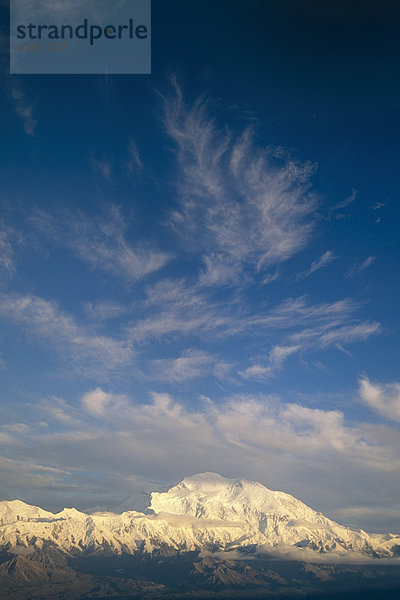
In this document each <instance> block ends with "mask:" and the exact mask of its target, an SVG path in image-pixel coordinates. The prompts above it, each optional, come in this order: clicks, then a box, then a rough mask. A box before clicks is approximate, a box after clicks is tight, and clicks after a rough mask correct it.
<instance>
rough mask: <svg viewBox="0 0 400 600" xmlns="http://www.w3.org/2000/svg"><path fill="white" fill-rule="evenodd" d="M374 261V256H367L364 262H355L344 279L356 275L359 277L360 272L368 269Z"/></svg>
mask: <svg viewBox="0 0 400 600" xmlns="http://www.w3.org/2000/svg"><path fill="white" fill-rule="evenodd" d="M375 261H376V256H368V258H366V259H365V260H364V261H362V262H361V263H360V262H357V261H355V262H354V264H353V266H352V267H351V269H349V270H348V271H347V273H346V277H350V278H353V277H356V275H359V274H360V273H362V271H365V269H368V267H370V266H371V265H372V264H373V263H374V262H375Z"/></svg>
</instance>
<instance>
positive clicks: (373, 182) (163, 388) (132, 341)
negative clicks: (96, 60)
mask: <svg viewBox="0 0 400 600" xmlns="http://www.w3.org/2000/svg"><path fill="white" fill-rule="evenodd" d="M0 11H1V21H2V29H1V38H0V47H1V83H2V86H1V96H0V102H1V116H0V119H1V145H2V154H1V156H2V158H1V178H0V324H1V325H0V380H1V399H0V481H1V485H0V498H1V499H3V500H6V499H14V498H19V499H21V500H23V501H25V502H29V503H33V504H37V505H40V506H42V507H43V508H47V509H50V510H56V509H60V508H62V507H64V506H75V507H77V508H79V509H81V510H85V509H89V508H90V507H93V506H96V505H102V506H107V507H114V506H117V505H118V504H119V503H121V502H122V501H124V500H125V499H126V498H128V497H130V496H134V495H135V494H136V493H138V492H140V490H142V489H146V490H151V489H152V490H158V489H166V488H167V487H168V486H170V485H173V484H175V483H177V482H178V481H180V480H181V479H183V478H184V477H185V476H189V475H192V474H195V473H198V472H203V471H215V472H218V473H220V474H221V475H224V476H227V477H240V478H247V479H250V480H256V481H260V482H261V483H263V484H264V485H266V486H267V487H269V488H271V489H277V490H281V491H285V492H288V493H290V494H292V495H294V496H296V497H297V498H299V499H301V500H303V501H304V502H305V503H306V504H308V505H310V506H311V507H312V508H314V509H316V510H320V511H321V512H323V513H324V514H325V515H327V516H329V517H331V518H333V519H335V520H338V521H339V522H341V523H344V524H347V525H350V526H353V527H362V528H364V529H366V530H369V531H394V532H398V531H399V525H398V523H399V517H400V507H399V504H398V498H399V492H400V490H399V482H400V477H399V467H400V437H399V424H400V374H399V370H398V366H399V360H398V358H399V344H398V339H399V326H400V318H399V311H398V306H399V291H400V290H399V262H400V261H399V258H400V257H399V237H398V221H399V216H400V215H399V207H398V172H399V153H398V130H399V125H400V93H399V92H400V85H399V83H400V71H399V56H400V48H399V37H398V30H399V24H400V10H399V7H398V5H397V3H396V2H395V0H357V1H356V0H351V1H347V2H343V1H339V0H329V2H328V0H318V1H317V0H305V1H301V2H298V1H294V0H292V1H290V0H280V1H279V2H278V1H277V0H262V1H261V0H260V1H259V0H250V1H246V2H244V1H243V0H229V1H227V0H218V2H215V1H213V2H212V1H211V0H205V1H203V2H201V3H195V2H185V3H182V2H178V1H177V0H170V1H169V2H163V1H162V0H153V2H152V73H151V75H108V76H102V75H19V76H16V75H10V74H9V70H8V61H9V57H8V52H7V45H8V39H7V35H8V33H7V27H8V18H9V17H8V9H7V6H6V3H5V2H4V1H3V2H2V3H1V5H0Z"/></svg>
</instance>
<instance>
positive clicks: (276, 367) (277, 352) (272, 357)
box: [239, 345, 301, 381]
mask: <svg viewBox="0 0 400 600" xmlns="http://www.w3.org/2000/svg"><path fill="white" fill-rule="evenodd" d="M300 350H301V346H300V345H297V346H274V347H273V348H272V350H271V351H270V353H269V357H268V363H267V365H262V364H254V365H252V366H251V367H248V368H247V369H245V370H244V371H242V372H240V373H239V374H240V375H241V376H242V377H244V378H245V379H256V380H260V381H262V380H265V379H269V378H270V377H274V376H275V375H276V373H277V372H278V371H280V370H281V369H282V368H283V365H284V363H285V361H286V359H287V358H289V356H291V355H292V354H296V353H297V352H299V351H300Z"/></svg>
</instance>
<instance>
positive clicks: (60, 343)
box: [0, 294, 133, 376]
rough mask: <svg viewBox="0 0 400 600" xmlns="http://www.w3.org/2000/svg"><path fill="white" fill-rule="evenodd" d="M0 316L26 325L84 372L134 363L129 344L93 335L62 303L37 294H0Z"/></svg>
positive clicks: (117, 368) (27, 329)
mask: <svg viewBox="0 0 400 600" xmlns="http://www.w3.org/2000/svg"><path fill="white" fill-rule="evenodd" d="M0 316H2V317H3V318H6V319H9V320H10V321H14V322H15V323H16V324H18V325H20V326H22V328H23V329H24V330H25V332H26V334H27V335H28V336H33V337H34V338H37V339H39V340H41V341H42V342H44V343H45V344H46V345H49V346H50V347H51V348H54V349H56V350H57V352H58V353H59V354H60V356H61V357H62V358H63V359H66V360H67V361H68V362H71V363H73V365H74V366H75V368H76V369H77V371H78V372H81V373H82V374H87V375H89V374H92V375H93V374H96V375H97V376H101V373H102V372H103V374H106V373H110V372H111V371H115V370H119V369H121V368H122V367H124V366H125V367H126V366H127V365H128V364H130V363H131V362H132V358H133V352H132V348H131V347H130V345H129V344H127V343H126V342H123V341H119V340H115V339H113V338H110V337H105V336H98V335H93V334H92V333H90V332H89V331H88V330H86V329H85V327H84V326H81V325H78V323H77V322H76V321H75V319H74V318H73V317H72V316H70V315H68V314H66V313H64V312H63V311H61V310H60V309H59V308H58V306H57V305H56V304H54V303H52V302H48V301H47V300H44V299H42V298H38V297H37V296H32V295H31V296H23V295H18V294H1V295H0Z"/></svg>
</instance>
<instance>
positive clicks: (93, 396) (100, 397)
mask: <svg viewBox="0 0 400 600" xmlns="http://www.w3.org/2000/svg"><path fill="white" fill-rule="evenodd" d="M81 402H82V406H83V407H84V410H86V411H87V412H88V413H89V414H92V415H93V416H95V417H104V416H105V415H106V412H107V410H109V409H110V407H111V406H112V407H113V409H114V410H115V408H116V406H118V405H121V404H125V398H124V397H123V396H116V395H113V394H108V393H106V392H104V391H103V390H102V389H101V388H96V389H95V390H92V391H91V392H88V393H87V394H84V396H82V399H81Z"/></svg>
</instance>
